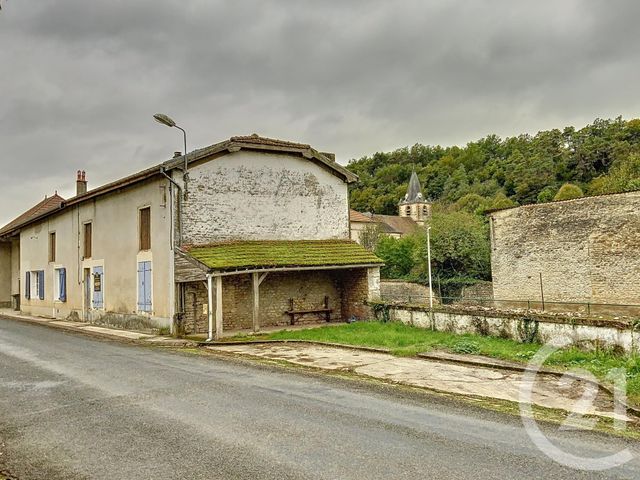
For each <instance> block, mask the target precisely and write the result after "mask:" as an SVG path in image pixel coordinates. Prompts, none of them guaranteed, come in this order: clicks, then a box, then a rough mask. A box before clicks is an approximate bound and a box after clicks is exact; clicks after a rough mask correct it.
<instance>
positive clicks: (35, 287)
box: [29, 270, 40, 300]
mask: <svg viewBox="0 0 640 480" xmlns="http://www.w3.org/2000/svg"><path fill="white" fill-rule="evenodd" d="M39 272H40V270H32V271H31V272H30V273H29V276H30V277H31V279H30V282H31V283H30V288H31V292H30V294H31V295H30V297H31V298H30V300H40V275H39Z"/></svg>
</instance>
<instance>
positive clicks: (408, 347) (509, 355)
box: [235, 322, 640, 405]
mask: <svg viewBox="0 0 640 480" xmlns="http://www.w3.org/2000/svg"><path fill="white" fill-rule="evenodd" d="M250 338H252V339H253V338H256V337H250ZM258 338H260V339H265V340H311V341H319V342H331V343H339V344H344V345H356V346H364V347H376V348H386V349H388V350H389V351H390V353H392V354H393V355H398V356H414V355H416V354H417V353H423V352H429V351H432V350H441V351H447V352H452V353H459V354H477V355H484V356H487V357H493V358H498V359H501V360H510V361H516V362H521V363H525V362H527V361H528V360H529V359H531V358H532V357H533V356H534V355H535V353H536V352H537V351H538V349H539V348H540V347H541V345H540V344H537V343H533V344H531V343H529V344H523V343H519V342H516V341H514V340H508V339H503V338H497V337H484V336H479V335H472V334H465V335H456V334H453V333H448V332H434V331H431V330H427V329H424V328H417V327H411V326H408V325H404V324H402V323H396V322H392V323H382V322H357V323H352V324H350V325H339V326H328V327H321V328H313V329H307V330H296V331H287V330H283V331H279V332H274V333H271V334H268V335H263V336H260V337H258ZM235 339H236V340H237V339H239V338H235ZM245 339H246V338H245ZM545 365H547V366H550V367H555V368H559V369H566V370H571V369H577V368H581V369H584V370H587V371H589V372H591V373H593V374H594V375H595V376H596V377H597V378H598V379H600V380H603V381H605V383H607V380H606V377H607V374H608V373H609V372H610V371H611V370H612V369H614V368H624V369H625V370H626V375H627V395H628V399H629V400H630V401H631V402H632V403H634V404H636V405H640V356H637V355H632V356H630V355H620V354H617V353H614V352H612V351H610V350H600V351H595V352H586V351H583V350H579V349H577V348H568V349H564V350H559V351H557V352H555V353H554V354H553V355H551V356H550V357H549V358H548V359H547V361H546V362H545Z"/></svg>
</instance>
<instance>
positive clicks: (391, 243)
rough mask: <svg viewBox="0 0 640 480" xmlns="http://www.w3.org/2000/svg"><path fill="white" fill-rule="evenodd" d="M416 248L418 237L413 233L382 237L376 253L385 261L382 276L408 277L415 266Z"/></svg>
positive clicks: (381, 271)
mask: <svg viewBox="0 0 640 480" xmlns="http://www.w3.org/2000/svg"><path fill="white" fill-rule="evenodd" d="M415 250H416V238H415V237H414V236H413V235H407V236H405V237H402V238H393V237H388V236H383V237H382V238H380V241H379V242H378V245H377V247H376V250H375V253H376V255H377V256H378V257H380V258H381V259H382V260H384V263H385V265H384V267H382V269H381V270H380V274H381V275H382V277H383V278H407V277H408V276H409V275H410V274H411V271H412V270H413V268H414V266H415V263H414V257H415Z"/></svg>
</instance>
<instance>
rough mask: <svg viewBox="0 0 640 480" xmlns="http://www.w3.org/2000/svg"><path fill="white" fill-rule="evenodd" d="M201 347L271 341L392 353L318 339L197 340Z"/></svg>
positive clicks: (380, 349)
mask: <svg viewBox="0 0 640 480" xmlns="http://www.w3.org/2000/svg"><path fill="white" fill-rule="evenodd" d="M195 343H196V344H197V345H198V346H199V347H224V346H225V345H261V344H270V343H284V344H286V343H297V344H306V345H320V346H324V347H335V348H343V349H345V350H355V351H362V352H372V353H386V354H388V355H390V354H391V350H389V349H387V348H375V347H361V346H357V345H345V344H343V343H331V342H320V341H317V340H239V341H233V342H224V341H223V342H220V341H217V342H195Z"/></svg>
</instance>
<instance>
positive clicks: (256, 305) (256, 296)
mask: <svg viewBox="0 0 640 480" xmlns="http://www.w3.org/2000/svg"><path fill="white" fill-rule="evenodd" d="M251 278H252V280H253V282H252V283H253V331H254V332H255V333H258V332H259V331H260V275H259V274H258V273H257V272H254V273H252V274H251ZM263 280H264V279H263Z"/></svg>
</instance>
